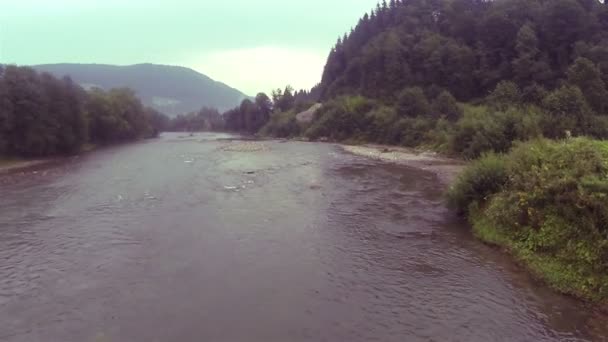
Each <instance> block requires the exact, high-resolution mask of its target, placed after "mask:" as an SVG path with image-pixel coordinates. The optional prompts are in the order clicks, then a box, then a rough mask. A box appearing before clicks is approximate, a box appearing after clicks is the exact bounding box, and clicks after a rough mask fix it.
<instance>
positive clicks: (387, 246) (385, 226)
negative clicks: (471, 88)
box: [0, 134, 608, 342]
mask: <svg viewBox="0 0 608 342" xmlns="http://www.w3.org/2000/svg"><path fill="white" fill-rule="evenodd" d="M224 138H227V136H223V135H217V134H200V135H196V136H194V137H181V136H179V135H176V134H167V135H165V136H163V137H162V138H161V139H159V140H155V141H148V142H142V143H138V144H133V145H128V146H121V147H113V148H108V149H104V150H101V151H97V152H94V153H90V154H88V155H86V156H83V157H79V158H72V159H70V160H68V161H66V162H63V163H59V164H58V165H53V166H51V167H48V168H46V169H42V170H38V171H36V172H30V173H27V174H23V175H13V176H9V177H5V178H4V179H3V180H2V182H0V341H45V342H47V341H51V342H53V341H57V342H63V341H193V342H194V341H603V340H606V339H607V338H606V336H608V335H607V334H608V331H607V330H608V328H606V325H607V324H608V323H607V322H606V320H605V318H602V317H599V316H598V315H593V314H591V313H589V310H588V309H586V308H585V307H584V306H583V305H581V304H580V303H578V302H576V301H574V300H571V299H569V298H565V297H563V296H559V295H557V294H554V293H552V292H551V291H549V290H548V289H547V288H545V287H543V286H540V285H536V284H534V282H532V281H531V280H530V279H529V277H527V276H526V275H525V273H523V272H521V271H520V270H518V269H517V267H515V266H514V265H513V263H511V262H510V261H509V259H508V258H507V257H505V256H503V255H501V254H500V253H499V252H497V251H496V250H493V249H491V248H488V247H486V246H484V245H482V244H481V243H479V242H477V241H475V240H474V239H472V237H471V236H470V234H469V233H468V231H467V228H466V226H464V225H463V224H462V223H461V222H459V221H458V220H457V219H456V218H455V217H454V216H453V214H451V213H450V212H449V211H448V210H447V209H445V207H444V206H443V204H442V193H441V191H442V189H441V187H440V185H439V184H438V181H437V179H436V178H435V177H434V176H433V175H431V174H428V173H423V172H420V171H417V170H412V169H406V168H402V167H397V166H391V165H386V164H380V163H378V162H374V161H370V160H366V159H362V158H359V157H356V156H351V155H347V154H344V153H342V152H341V151H340V150H339V148H337V147H335V146H332V145H328V144H311V143H296V142H289V143H280V142H266V143H265V144H266V145H267V147H268V148H267V149H266V150H263V151H258V152H235V151H232V149H229V150H228V151H226V150H225V147H226V146H227V145H230V144H235V142H232V141H230V140H224Z"/></svg>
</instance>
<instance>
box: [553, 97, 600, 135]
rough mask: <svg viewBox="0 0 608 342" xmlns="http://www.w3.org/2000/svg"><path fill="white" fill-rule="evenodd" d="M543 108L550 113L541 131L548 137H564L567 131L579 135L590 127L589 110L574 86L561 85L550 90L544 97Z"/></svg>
mask: <svg viewBox="0 0 608 342" xmlns="http://www.w3.org/2000/svg"><path fill="white" fill-rule="evenodd" d="M543 108H544V109H545V110H546V111H547V112H548V113H549V114H550V116H549V117H548V118H547V119H546V122H545V124H544V125H543V126H544V132H543V133H544V134H545V136H547V137H549V138H561V137H564V136H566V134H567V133H566V132H567V131H569V132H571V133H572V134H574V135H581V134H585V133H587V131H588V130H589V129H590V127H588V123H589V117H590V111H591V110H590V108H589V105H588V104H587V101H585V97H584V96H583V93H582V91H581V90H580V89H579V88H578V87H576V86H569V85H568V86H562V87H561V88H559V89H556V90H554V91H552V92H551V93H549V94H548V95H547V97H545V99H544V101H543Z"/></svg>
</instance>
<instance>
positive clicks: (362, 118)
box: [305, 96, 376, 141]
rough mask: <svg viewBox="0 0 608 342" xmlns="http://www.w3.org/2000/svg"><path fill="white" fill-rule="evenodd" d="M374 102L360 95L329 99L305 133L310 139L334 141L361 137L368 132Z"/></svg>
mask: <svg viewBox="0 0 608 342" xmlns="http://www.w3.org/2000/svg"><path fill="white" fill-rule="evenodd" d="M375 106H376V104H375V103H374V102H373V101H371V100H369V99H366V98H364V97H361V96H343V97H339V98H337V99H335V100H332V101H329V102H327V103H326V104H324V105H323V107H321V109H319V111H318V112H317V114H316V118H315V120H313V123H312V125H311V126H310V127H309V128H308V129H307V130H306V132H305V135H306V136H307V137H308V138H310V139H312V140H315V139H319V138H323V137H326V138H330V139H332V140H335V141H343V140H346V139H350V138H352V139H362V138H364V137H365V135H366V134H367V132H368V128H369V127H368V117H367V116H366V114H367V113H368V112H370V111H371V110H372V109H373V108H374V107H375Z"/></svg>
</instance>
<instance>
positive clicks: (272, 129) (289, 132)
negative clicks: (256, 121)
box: [258, 111, 302, 138]
mask: <svg viewBox="0 0 608 342" xmlns="http://www.w3.org/2000/svg"><path fill="white" fill-rule="evenodd" d="M301 132H302V127H301V125H300V124H299V123H298V121H297V119H296V112H294V111H288V112H279V113H273V114H272V115H271V116H270V120H269V121H268V123H266V125H264V127H262V128H261V129H260V131H259V132H258V134H259V135H262V136H272V137H277V138H291V137H295V136H298V135H300V133H301Z"/></svg>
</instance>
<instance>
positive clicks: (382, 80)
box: [321, 0, 608, 102]
mask: <svg viewBox="0 0 608 342" xmlns="http://www.w3.org/2000/svg"><path fill="white" fill-rule="evenodd" d="M606 56H608V6H607V5H605V4H603V3H600V2H599V1H597V0H551V1H543V0H494V1H484V0H433V1H427V0H407V1H406V0H391V1H385V2H382V3H381V4H380V5H378V7H377V8H376V9H375V10H374V11H373V12H372V13H371V14H366V15H365V16H364V17H362V18H361V20H360V21H359V23H358V25H357V26H356V27H355V28H354V29H353V30H352V31H351V32H350V33H349V34H347V35H345V36H344V37H343V38H340V39H339V40H338V42H337V44H336V46H335V47H334V48H333V49H332V51H331V53H330V55H329V58H328V61H327V65H326V67H325V71H324V74H323V80H322V83H321V90H322V92H323V97H324V98H325V99H327V98H332V97H335V96H336V95H340V94H360V95H363V96H366V97H371V98H376V99H382V100H385V101H388V102H391V101H393V100H395V98H396V94H397V93H398V92H399V91H401V90H402V89H404V88H406V87H412V86H418V87H422V88H423V89H424V90H425V91H426V92H427V94H429V95H434V94H436V93H437V92H438V91H440V90H441V89H445V90H448V91H450V92H451V93H452V94H453V95H454V96H456V98H457V99H458V100H461V101H468V100H471V99H476V98H482V97H485V96H486V95H487V94H488V93H489V92H490V91H492V90H493V89H494V87H495V86H496V84H497V83H498V82H500V81H505V80H510V81H514V82H516V83H517V85H518V86H519V87H520V88H522V89H525V88H526V87H530V86H533V85H541V86H543V87H545V88H553V87H555V86H556V85H558V84H559V83H560V82H561V80H562V79H564V78H566V70H567V69H568V67H569V66H570V65H571V64H572V63H573V62H574V60H575V59H576V58H578V57H586V58H588V59H590V60H592V61H593V62H595V63H597V64H598V66H599V67H600V68H601V70H602V72H603V74H604V75H608V63H607V59H606ZM605 81H608V76H605Z"/></svg>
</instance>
